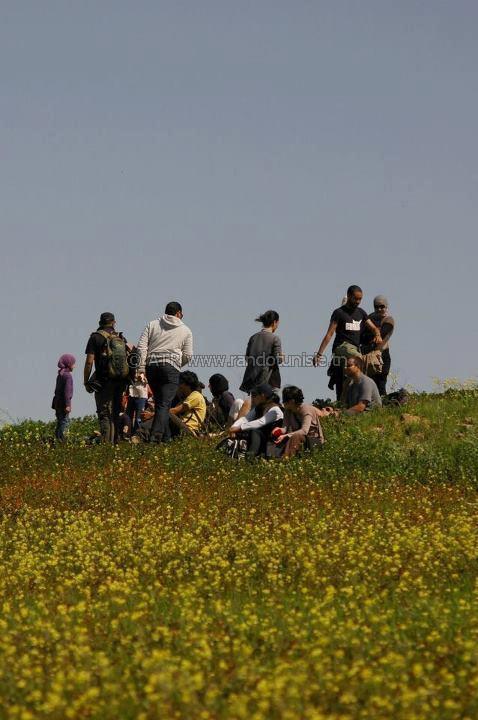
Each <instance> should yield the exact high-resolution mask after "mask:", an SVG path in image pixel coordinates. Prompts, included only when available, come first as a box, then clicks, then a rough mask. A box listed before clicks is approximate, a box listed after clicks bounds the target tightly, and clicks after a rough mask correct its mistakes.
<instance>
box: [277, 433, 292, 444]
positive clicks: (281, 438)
mask: <svg viewBox="0 0 478 720" xmlns="http://www.w3.org/2000/svg"><path fill="white" fill-rule="evenodd" d="M289 438H290V433H284V434H283V435H279V437H278V438H277V440H274V445H280V444H281V443H283V442H285V441H286V440H288V439H289Z"/></svg>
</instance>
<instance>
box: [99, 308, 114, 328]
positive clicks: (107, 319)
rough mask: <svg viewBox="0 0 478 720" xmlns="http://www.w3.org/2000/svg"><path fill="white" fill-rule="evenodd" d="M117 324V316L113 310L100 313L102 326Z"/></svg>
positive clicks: (108, 326)
mask: <svg viewBox="0 0 478 720" xmlns="http://www.w3.org/2000/svg"><path fill="white" fill-rule="evenodd" d="M115 325H116V320H115V316H114V315H113V313H111V312H103V313H101V315H100V322H99V326H100V328H114V326H115Z"/></svg>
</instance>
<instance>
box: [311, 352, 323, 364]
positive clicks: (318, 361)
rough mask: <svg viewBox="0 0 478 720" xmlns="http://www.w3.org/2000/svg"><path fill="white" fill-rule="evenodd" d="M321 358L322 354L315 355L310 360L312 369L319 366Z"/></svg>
mask: <svg viewBox="0 0 478 720" xmlns="http://www.w3.org/2000/svg"><path fill="white" fill-rule="evenodd" d="M321 357H322V353H319V352H317V353H315V355H314V358H313V360H312V362H313V365H314V367H318V365H319V364H320V358H321Z"/></svg>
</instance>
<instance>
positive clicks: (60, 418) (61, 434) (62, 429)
mask: <svg viewBox="0 0 478 720" xmlns="http://www.w3.org/2000/svg"><path fill="white" fill-rule="evenodd" d="M55 414H56V428H55V437H56V439H57V440H62V441H63V440H64V439H65V434H66V432H67V431H68V425H69V424H70V414H69V413H67V412H66V410H56V411H55Z"/></svg>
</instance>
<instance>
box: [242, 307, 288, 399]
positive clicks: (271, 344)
mask: <svg viewBox="0 0 478 720" xmlns="http://www.w3.org/2000/svg"><path fill="white" fill-rule="evenodd" d="M256 322H260V323H262V330H260V331H259V332H257V333H255V334H254V335H252V337H250V338H249V342H248V343H247V349H246V360H247V367H246V370H245V372H244V378H243V380H242V384H241V386H240V390H242V391H243V392H246V393H250V392H251V390H252V388H253V387H256V386H257V385H261V384H262V383H268V384H269V385H271V386H272V387H273V388H276V389H277V388H280V386H281V376H280V370H279V365H280V364H281V363H282V362H283V360H284V356H283V353H282V343H281V340H280V338H279V337H278V336H277V335H275V332H276V330H277V328H278V327H279V313H277V312H276V311H275V310H267V312H265V313H263V315H260V316H259V317H258V318H256Z"/></svg>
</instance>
